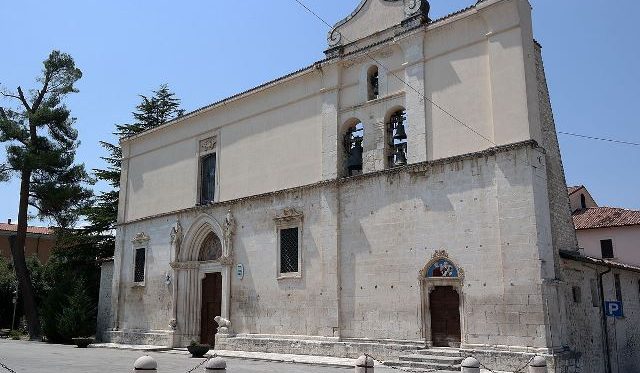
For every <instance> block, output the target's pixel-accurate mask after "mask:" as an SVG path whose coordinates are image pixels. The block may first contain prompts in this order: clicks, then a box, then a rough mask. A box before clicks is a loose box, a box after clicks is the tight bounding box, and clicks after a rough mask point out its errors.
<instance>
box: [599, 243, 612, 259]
mask: <svg viewBox="0 0 640 373" xmlns="http://www.w3.org/2000/svg"><path fill="white" fill-rule="evenodd" d="M600 249H601V250H602V259H613V258H614V256H613V240H601V241H600Z"/></svg>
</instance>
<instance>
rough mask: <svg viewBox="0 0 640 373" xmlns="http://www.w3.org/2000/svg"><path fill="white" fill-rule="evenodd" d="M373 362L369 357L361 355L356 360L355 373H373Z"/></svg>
mask: <svg viewBox="0 0 640 373" xmlns="http://www.w3.org/2000/svg"><path fill="white" fill-rule="evenodd" d="M373 366H374V361H373V358H372V357H371V356H366V355H362V356H360V357H359V358H358V360H356V373H373V372H374V367H373Z"/></svg>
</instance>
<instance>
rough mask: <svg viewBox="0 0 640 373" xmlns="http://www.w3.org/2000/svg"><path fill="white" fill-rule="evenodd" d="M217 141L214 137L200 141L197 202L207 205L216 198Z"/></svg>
mask: <svg viewBox="0 0 640 373" xmlns="http://www.w3.org/2000/svg"><path fill="white" fill-rule="evenodd" d="M217 147H218V141H217V138H216V137H215V136H212V137H208V138H205V139H203V140H200V144H199V152H198V155H199V160H198V171H199V172H198V174H199V176H198V200H199V203H200V204H201V205H207V204H210V203H213V202H215V201H216V198H217V186H218V185H217V184H218V179H217V178H218V175H217V168H218V167H217V166H218V163H217V162H218V153H217Z"/></svg>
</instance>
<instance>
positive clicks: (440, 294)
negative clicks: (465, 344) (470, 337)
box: [429, 286, 462, 348]
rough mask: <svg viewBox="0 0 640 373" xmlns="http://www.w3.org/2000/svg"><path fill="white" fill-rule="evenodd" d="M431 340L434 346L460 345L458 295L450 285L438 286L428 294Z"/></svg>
mask: <svg viewBox="0 0 640 373" xmlns="http://www.w3.org/2000/svg"><path fill="white" fill-rule="evenodd" d="M429 312H430V313H431V340H432V342H433V345H434V346H435V347H456V348H457V347H460V341H461V340H462V338H461V335H462V333H461V332H460V296H459V295H458V292H457V291H456V290H455V289H454V288H453V287H452V286H438V287H436V288H435V289H434V290H433V291H432V292H431V294H429Z"/></svg>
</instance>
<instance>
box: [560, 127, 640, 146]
mask: <svg viewBox="0 0 640 373" xmlns="http://www.w3.org/2000/svg"><path fill="white" fill-rule="evenodd" d="M558 133H559V134H561V135H566V136H574V137H580V138H583V139H589V140H597V141H606V142H612V143H616V144H624V145H633V146H640V143H635V142H629V141H622V140H615V139H609V138H606V137H595V136H587V135H581V134H578V133H571V132H563V131H558Z"/></svg>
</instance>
